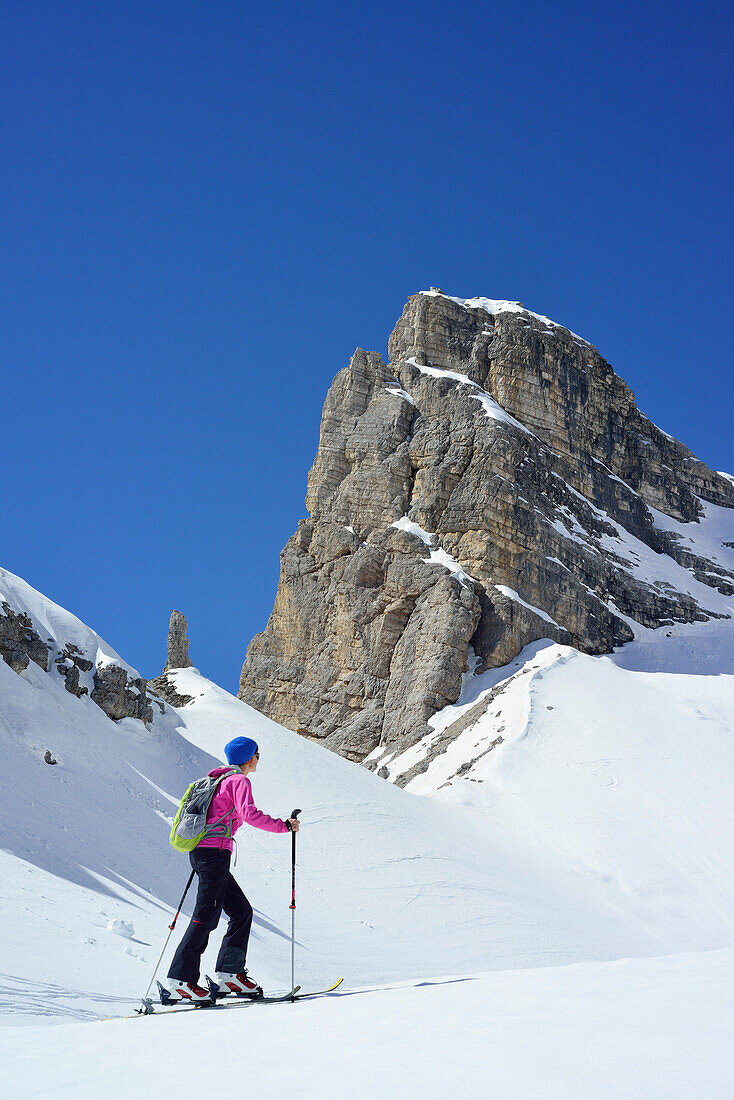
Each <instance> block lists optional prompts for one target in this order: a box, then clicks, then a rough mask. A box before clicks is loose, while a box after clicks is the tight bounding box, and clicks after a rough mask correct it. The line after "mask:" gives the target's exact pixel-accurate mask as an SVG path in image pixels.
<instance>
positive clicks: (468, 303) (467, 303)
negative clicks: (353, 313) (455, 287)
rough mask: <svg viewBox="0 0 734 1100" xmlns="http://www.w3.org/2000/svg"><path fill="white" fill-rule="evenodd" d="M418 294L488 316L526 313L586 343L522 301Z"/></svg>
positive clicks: (441, 294)
mask: <svg viewBox="0 0 734 1100" xmlns="http://www.w3.org/2000/svg"><path fill="white" fill-rule="evenodd" d="M419 294H422V295H424V296H425V297H426V298H448V300H449V301H450V302H456V304H457V306H461V307H462V309H483V310H484V312H485V313H489V314H490V316H492V317H496V316H497V314H498V313H527V315H528V316H529V317H534V318H535V320H536V321H542V323H543V324H544V325H550V326H551V328H562V329H565V330H566V332H570V333H571V336H573V338H574V340H580V341H581V343H582V344H588V342H589V341H588V340H584V338H583V336H577V335H576V333H575V332H571V329H570V328H567V327H566V325H562V324H560V323H559V322H558V321H552V320H551V318H550V317H545V316H544V315H543V314H542V313H534V312H533V311H532V309H526V308H525V306H524V305H523V304H522V302H510V301H507V300H506V299H502V298H481V297H480V298H455V297H454V296H453V295H452V294H444V292H443V291H442V290H435V289H431V290H421V291H419Z"/></svg>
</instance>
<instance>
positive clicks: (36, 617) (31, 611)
mask: <svg viewBox="0 0 734 1100" xmlns="http://www.w3.org/2000/svg"><path fill="white" fill-rule="evenodd" d="M4 603H6V604H7V605H8V606H9V608H10V610H11V611H13V612H14V613H15V614H17V615H23V614H26V615H29V616H30V618H31V621H32V622H33V625H34V628H35V630H36V632H37V633H38V634H39V635H40V637H41V639H42V641H44V642H49V643H50V644H52V645H54V646H55V647H56V648H57V649H59V650H60V649H62V648H63V646H64V645H66V644H67V643H71V644H72V645H75V646H77V648H78V649H80V650H81V652H82V653H83V654H84V655H85V656H86V657H88V658H89V660H91V661H92V662H93V663H94V665H95V667H96V668H104V667H105V666H106V665H113V664H114V665H119V666H120V668H124V669H125V671H126V672H127V673H128V674H129V675H130V677H131V678H134V679H137V678H138V677H139V675H140V674H139V673H138V672H137V671H136V670H135V669H134V668H133V667H132V665H129V664H127V663H126V662H125V661H123V659H122V657H120V655H119V654H118V653H116V652H115V650H114V649H113V648H112V646H111V645H109V644H108V643H107V642H105V641H104V639H102V638H100V636H99V634H97V633H96V632H95V631H94V630H92V629H91V628H90V627H88V626H87V625H86V624H85V623H83V622H82V621H81V619H78V618H77V617H76V615H72V613H71V612H70V611H66V610H65V609H64V608H63V607H59V605H58V604H57V603H54V602H53V600H50V599H49V598H48V596H44V595H43V594H42V593H41V592H37V591H36V589H35V588H31V586H30V585H29V584H27V583H26V581H24V580H23V579H22V578H21V577H16V576H15V574H14V573H11V572H9V571H8V570H7V569H2V568H0V609H1V608H2V605H3V604H4ZM1 613H2V611H1V610H0V614H1Z"/></svg>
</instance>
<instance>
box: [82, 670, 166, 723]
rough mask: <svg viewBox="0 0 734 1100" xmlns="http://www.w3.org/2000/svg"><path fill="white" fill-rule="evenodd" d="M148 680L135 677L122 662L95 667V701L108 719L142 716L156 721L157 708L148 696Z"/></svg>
mask: <svg viewBox="0 0 734 1100" xmlns="http://www.w3.org/2000/svg"><path fill="white" fill-rule="evenodd" d="M147 686H148V682H147V680H144V679H143V678H142V677H138V678H136V679H131V678H130V677H128V674H127V671H126V670H125V669H124V668H121V667H120V665H104V666H103V667H101V668H96V669H95V670H94V688H93V690H92V692H91V698H92V700H93V701H94V702H95V703H96V704H97V706H98V707H101V709H102V710H103V711H104V712H105V714H106V715H107V717H108V718H113V719H115V720H119V719H120V718H139V719H140V720H141V721H142V722H146V723H147V722H152V721H153V708H152V706H151V705H150V700H149V699H148V696H147V691H146V689H147Z"/></svg>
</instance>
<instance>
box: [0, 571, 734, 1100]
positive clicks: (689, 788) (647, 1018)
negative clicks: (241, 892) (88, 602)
mask: <svg viewBox="0 0 734 1100" xmlns="http://www.w3.org/2000/svg"><path fill="white" fill-rule="evenodd" d="M31 591H32V590H31ZM33 598H34V597H32V599H33ZM18 599H19V600H21V599H22V592H20V595H18ZM19 609H21V608H19ZM45 614H46V615H47V616H53V617H54V622H55V624H56V625H55V629H56V631H57V633H56V634H54V636H55V637H63V635H64V632H65V630H66V629H67V627H68V624H67V622H66V620H65V619H64V616H65V615H66V612H63V610H62V609H60V608H55V607H54V606H53V605H51V607H50V608H46V611H45ZM69 618H70V619H73V617H71V616H70V617H69ZM34 621H35V620H34ZM49 621H50V619H49ZM74 621H75V622H78V620H74ZM85 629H86V628H85ZM730 631H731V624H730V623H728V622H721V623H705V624H696V625H695V626H692V627H688V628H683V627H676V628H675V630H672V629H671V630H670V631H669V632H667V631H657V632H640V637H639V640H638V641H637V642H635V643H633V644H632V645H631V646H628V647H626V648H625V649H624V650H622V651H620V653H619V654H616V655H614V656H613V657H611V658H592V657H587V656H584V655H582V654H578V653H576V652H575V651H573V650H570V649H568V648H566V647H562V646H558V645H555V644H551V643H536V644H535V645H534V646H533V647H529V649H528V651H526V653H524V654H523V655H522V656H521V658H519V659H518V661H517V662H516V663H514V664H513V666H511V667H509V668H507V669H503V670H494V671H493V672H492V673H487V674H485V677H474V678H473V679H471V680H469V679H468V681H467V685H466V694H465V695H464V696H463V697H462V699H461V700H460V701H459V703H458V704H457V705H456V706H455V707H453V708H447V712H442V714H441V715H439V716H437V719H436V730H437V732H440V729H441V728H442V726H446V725H448V724H449V723H450V722H451V721H454V720H455V719H456V718H457V717H458V716H461V715H462V714H466V713H467V712H468V710H469V708H471V707H472V706H476V704H477V702H479V703H480V704H481V702H482V700H483V699H488V698H489V696H488V694H487V693H488V692H490V691H491V690H492V689H494V692H495V694H493V696H492V699H491V700H490V703H489V706H488V708H487V710H486V711H485V713H484V714H483V715H481V716H480V718H479V719H478V720H477V722H476V723H474V724H473V725H470V726H469V727H468V728H467V729H466V730H465V731H464V733H462V734H461V736H460V737H459V738H458V739H457V741H455V742H454V743H453V744H452V745H451V746H450V747H449V749H448V750H447V751H446V752H445V753H443V754H441V755H440V756H438V757H437V758H436V759H435V760H434V761H433V762H432V763H431V764H430V766H429V767H428V769H427V770H426V771H425V772H424V773H423V774H422V775H419V776H417V777H416V779H415V780H414V781H413V783H412V784H411V785H410V789H409V790H407V791H403V790H401V789H400V788H398V787H395V786H393V785H392V784H390V783H387V782H385V781H384V780H383V779H380V778H379V777H377V776H376V775H375V774H373V773H371V772H369V771H367V770H366V769H363V768H361V767H359V766H357V765H354V764H352V763H350V762H349V761H346V760H343V759H341V758H340V757H337V756H334V755H333V754H330V753H329V752H327V751H326V750H324V749H323V748H321V747H320V746H319V745H315V744H312V743H310V742H309V741H307V740H305V739H303V738H301V737H299V736H297V735H296V734H293V733H292V732H290V731H288V730H285V729H283V728H282V727H279V726H277V725H276V724H275V723H273V722H271V721H269V720H268V719H266V718H264V717H263V716H262V715H260V714H258V713H257V712H255V711H253V710H252V709H251V708H249V707H248V706H246V704H244V703H242V702H240V701H239V700H237V699H235V698H234V697H233V696H231V695H229V694H228V693H227V692H225V691H223V690H222V689H220V688H218V687H216V686H215V685H213V684H211V683H210V682H209V681H207V680H206V679H205V678H203V677H202V676H201V675H200V674H199V673H198V672H197V670H196V669H186V670H180V671H179V672H177V673H175V674H174V675H175V680H176V684H177V687H178V689H179V691H181V692H182V693H185V694H188V695H191V696H193V697H194V702H192V703H191V704H189V705H188V706H186V707H183V708H181V709H180V710H179V711H174V710H173V709H172V708H170V707H167V708H166V710H165V713H164V714H162V715H156V718H155V720H154V722H153V724H152V727H151V729H150V730H146V729H145V727H144V726H143V725H142V724H141V723H140V722H137V721H133V720H124V721H122V722H119V723H115V722H112V721H110V719H108V718H107V717H106V716H105V715H104V714H103V713H102V711H101V710H99V708H97V707H96V705H95V704H94V703H92V702H91V700H89V699H88V698H82V699H77V698H75V697H74V696H72V695H70V694H69V693H68V692H66V691H65V689H64V686H63V681H62V680H61V679H60V677H58V676H57V675H55V674H53V673H52V674H47V673H44V672H43V671H42V670H41V669H39V668H38V667H37V666H35V665H34V664H33V663H31V664H30V665H29V667H28V669H26V670H25V671H24V672H23V673H22V674H20V675H16V674H15V673H14V672H12V670H11V669H10V668H8V666H6V665H5V664H4V663H3V662H2V661H0V746H1V747H2V748H1V751H2V759H3V768H2V771H1V772H0V785H1V793H2V805H3V806H4V808H5V811H6V812H5V814H4V815H3V818H2V819H1V820H2V824H1V825H0V830H2V832H1V833H0V845H2V849H3V850H2V851H0V873H2V876H3V885H4V889H3V891H2V894H1V895H0V920H1V921H2V927H3V938H4V943H5V947H6V953H5V955H4V961H3V966H2V971H3V973H2V975H0V989H1V990H2V994H3V996H2V1000H1V1001H0V1013H1V1015H0V1025H5V1026H4V1027H2V1026H0V1056H2V1058H3V1062H4V1064H5V1066H7V1067H9V1069H6V1071H5V1074H4V1083H5V1085H6V1089H7V1090H8V1091H9V1093H10V1094H11V1095H13V1096H18V1097H22V1096H29V1097H30V1096H33V1097H36V1096H38V1095H43V1094H48V1095H58V1096H72V1095H73V1096H75V1097H78V1096H80V1095H81V1096H86V1095H90V1096H91V1095H104V1096H113V1097H128V1096H130V1097H132V1096H140V1095H141V1092H142V1094H143V1095H152V1094H154V1093H158V1092H160V1091H162V1090H164V1089H165V1088H168V1087H171V1084H172V1081H183V1080H185V1081H186V1084H187V1086H193V1087H196V1086H197V1085H198V1086H201V1085H203V1084H205V1083H209V1082H211V1080H212V1074H214V1073H215V1072H216V1070H217V1068H218V1067H219V1068H220V1069H221V1058H222V1057H223V1056H227V1055H226V1054H224V1055H223V1053H222V1052H226V1051H227V1049H228V1046H230V1045H236V1046H237V1048H238V1049H239V1048H241V1050H242V1059H243V1060H242V1067H243V1073H244V1072H245V1071H246V1073H247V1083H248V1085H249V1086H250V1087H253V1088H256V1090H257V1092H258V1093H259V1094H260V1095H262V1096H265V1097H268V1096H273V1097H276V1096H282V1095H283V1094H284V1093H285V1092H286V1091H290V1090H292V1089H295V1088H298V1090H299V1091H300V1092H301V1094H303V1095H306V1096H316V1095H319V1096H326V1097H337V1096H343V1095H344V1093H345V1091H347V1090H348V1091H349V1093H350V1094H351V1095H355V1096H365V1097H366V1096H374V1095H375V1093H376V1092H377V1090H378V1089H382V1090H383V1091H385V1092H387V1093H388V1094H389V1095H399V1096H412V1095H422V1094H424V1093H425V1090H426V1089H427V1088H430V1090H431V1094H432V1095H435V1096H455V1095H463V1094H465V1095H477V1094H479V1095H487V1094H490V1093H491V1094H492V1095H497V1096H500V1097H503V1096H508V1097H510V1096H511V1097H514V1096H544V1097H545V1096H558V1097H564V1098H567V1097H584V1098H586V1097H606V1096H609V1097H612V1096H614V1097H618V1096H622V1095H624V1096H636V1095H640V1096H642V1095H644V1096H660V1097H663V1096H665V1097H677V1096H680V1097H688V1096H690V1095H692V1094H694V1093H696V1094H699V1095H704V1096H707V1097H717V1096H722V1097H723V1096H725V1095H729V1094H730V1091H731V1086H732V1083H733V1081H732V1075H731V1057H730V1054H731V1042H730V1034H729V1028H730V1019H731V999H730V993H729V990H730V989H731V982H730V980H729V981H727V978H728V976H730V973H731V969H732V960H733V959H734V952H732V934H731V930H732V928H734V921H733V920H732V917H733V916H734V904H733V902H732V897H733V893H734V891H733V889H732V884H733V882H734V878H733V876H732V864H733V863H734V860H732V848H731V840H730V837H731V833H732V830H731V825H732V821H731V810H730V806H729V801H730V800H729V799H728V797H727V794H728V791H727V784H726V780H727V776H728V775H730V774H731V764H732V760H731V752H732V749H731V715H732V713H733V708H732V703H734V690H733V681H734V676H732V671H731V670H730V668H729V665H728V664H727V661H728V660H729V659H730V653H731V648H730V646H729V636H730ZM666 633H670V634H671V637H666ZM96 637H97V636H96V635H94V638H96ZM94 638H92V639H91V640H90V639H88V640H87V643H86V644H87V645H97V644H98V643H97V642H95V641H94ZM99 642H101V640H99ZM102 644H104V643H102ZM689 651H693V652H696V653H697V654H699V656H700V657H701V660H700V662H699V663H698V664H697V665H695V666H693V668H694V669H695V672H696V674H687V675H681V674H680V671H679V665H683V666H686V667H689V666H688V665H687V658H686V654H687V653H688V652H689ZM658 669H663V671H658ZM498 689H499V690H498ZM500 730H501V733H500ZM238 734H247V735H248V736H252V737H254V738H255V739H256V740H257V741H258V743H259V745H260V749H261V753H262V755H261V760H260V765H259V768H258V772H257V774H256V775H255V777H254V779H253V786H254V791H255V796H256V800H257V802H258V804H259V805H260V806H261V807H262V808H263V809H265V810H267V811H268V812H270V813H273V814H278V815H283V814H286V813H288V812H290V810H291V809H293V808H294V807H295V806H300V807H302V809H303V814H302V820H303V828H302V830H301V832H300V834H299V840H298V844H299V867H298V910H297V926H296V934H297V942H298V946H297V977H298V979H299V980H300V981H301V982H302V983H303V984H304V985H305V986H307V987H313V986H317V985H320V984H322V983H324V982H329V981H331V980H333V979H334V978H336V977H339V976H344V978H345V982H344V985H343V987H342V991H340V995H334V996H332V997H330V998H328V999H325V1000H322V1001H313V1002H308V1001H306V1002H302V1003H300V1004H298V1005H296V1006H294V1005H290V1004H285V1005H277V1006H268V1007H266V1006H249V1007H242V1008H239V1009H235V1010H233V1011H231V1012H223V1013H220V1014H217V1012H216V1010H214V1011H212V1012H210V1013H209V1014H207V1013H201V1012H199V1013H195V1014H189V1015H188V1016H186V1015H179V1016H162V1015H161V1016H158V1017H153V1018H146V1019H129V1020H119V1019H115V1017H119V1016H122V1015H124V1014H127V1013H130V1012H132V1011H133V1009H134V1007H135V1005H136V1003H137V1000H138V999H139V997H140V996H141V995H142V993H143V992H144V990H145V988H146V986H147V983H148V980H149V977H150V973H151V971H152V968H153V965H154V964H155V961H156V959H157V957H158V955H159V953H160V950H161V948H162V946H163V942H164V940H165V937H166V934H167V925H168V924H169V923H170V919H171V913H172V910H173V908H175V906H176V904H177V902H178V899H179V896H180V893H181V890H182V888H183V885H184V883H185V881H186V877H187V873H188V866H187V861H186V859H185V857H182V856H179V855H178V854H177V853H175V852H174V851H173V850H172V849H170V848H169V847H168V845H167V831H168V821H169V820H170V818H171V816H172V814H173V812H174V809H175V804H176V802H177V800H178V797H179V796H180V794H181V793H182V791H183V790H184V789H185V787H186V785H187V784H188V782H189V781H190V780H191V779H192V778H193V777H195V776H197V775H199V774H202V773H203V772H204V771H205V770H207V769H208V768H209V767H211V766H213V765H214V763H215V762H216V761H218V760H220V759H221V749H222V746H223V745H224V743H225V742H226V741H227V740H229V739H230V738H231V737H233V736H236V735H238ZM498 736H501V737H502V738H503V740H502V741H501V742H500V743H498V744H495V745H494V747H493V748H489V746H490V745H491V743H492V742H496V740H497V737H498ZM46 748H50V749H51V750H52V752H53V753H54V755H55V757H56V758H57V759H58V761H59V763H58V765H56V766H55V767H51V766H49V765H47V764H45V763H44V762H43V759H42V755H43V751H44V750H45V749H46ZM416 749H417V747H414V749H413V750H411V751H415V750H416ZM483 753H484V755H482V754H483ZM475 758H477V759H476V760H475ZM471 761H475V762H474V763H471ZM467 762H469V763H470V766H469V767H468V768H467V767H464V765H466V764H467ZM393 764H394V762H393V763H391V774H392V768H393ZM459 769H461V770H459ZM395 774H397V773H395ZM425 795H430V797H425ZM240 838H241V839H240V844H239V853H238V862H237V866H236V868H235V874H236V875H237V877H238V878H239V880H240V882H241V884H242V886H243V888H244V889H245V891H246V893H247V894H248V896H249V897H250V898H251V900H252V902H253V904H254V906H255V925H254V931H253V939H252V943H251V951H250V957H249V959H248V964H249V965H250V968H251V969H252V971H253V972H254V973H255V975H256V976H257V977H258V979H259V980H261V981H262V982H263V983H264V984H265V985H266V986H267V987H269V988H285V987H286V986H287V983H288V979H289V973H290V911H289V909H288V903H289V900H290V843H289V841H288V838H284V837H280V836H275V835H273V834H267V833H262V832H258V831H257V830H253V829H246V830H243V831H242V832H241V833H240ZM130 925H131V926H132V929H131V928H130V927H129V926H130ZM217 939H218V936H214V937H213V938H212V940H213V946H214V947H216V941H217ZM171 953H172V945H171V946H169V949H168V952H167V954H166V959H165V960H164V964H163V969H164V970H165V967H166V962H167V960H168V959H169V958H170V955H171ZM204 961H205V968H212V966H213V952H209V953H208V955H207V956H206V957H205V960H204ZM74 1021H76V1022H74ZM48 1022H53V1023H55V1024H56V1025H57V1026H56V1027H54V1028H52V1029H49V1028H48V1027H43V1026H39V1025H40V1024H43V1023H48ZM13 1024H16V1025H17V1024H23V1025H25V1026H23V1027H17V1026H16V1027H13V1026H8V1025H13ZM49 1064H50V1065H52V1066H53V1074H52V1075H51V1076H50V1075H49ZM111 1066H114V1076H113V1078H111V1077H110V1069H111ZM172 1067H176V1070H175V1071H174V1070H173V1068H172ZM172 1073H173V1077H172V1076H171V1075H172Z"/></svg>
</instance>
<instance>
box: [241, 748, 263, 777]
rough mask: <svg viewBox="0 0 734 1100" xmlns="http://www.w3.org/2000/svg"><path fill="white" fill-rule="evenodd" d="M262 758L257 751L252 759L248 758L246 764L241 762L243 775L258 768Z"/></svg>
mask: <svg viewBox="0 0 734 1100" xmlns="http://www.w3.org/2000/svg"><path fill="white" fill-rule="evenodd" d="M259 759H260V753H259V752H256V753H255V755H254V756H253V757H252V759H251V760H248V761H247V763H245V764H240V771H241V772H242V774H243V775H249V774H250V773H251V772H254V771H256V770H257V762H258V760H259Z"/></svg>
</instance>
